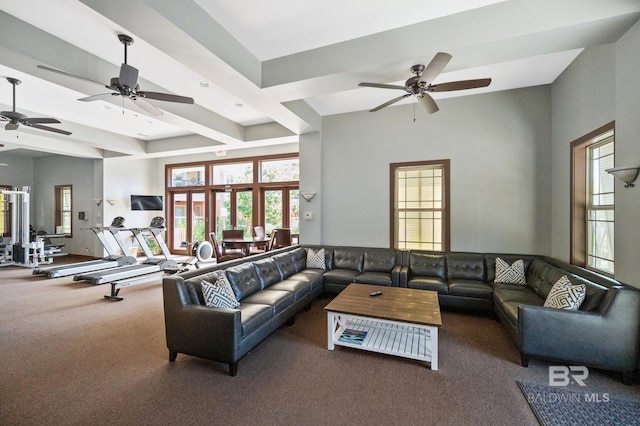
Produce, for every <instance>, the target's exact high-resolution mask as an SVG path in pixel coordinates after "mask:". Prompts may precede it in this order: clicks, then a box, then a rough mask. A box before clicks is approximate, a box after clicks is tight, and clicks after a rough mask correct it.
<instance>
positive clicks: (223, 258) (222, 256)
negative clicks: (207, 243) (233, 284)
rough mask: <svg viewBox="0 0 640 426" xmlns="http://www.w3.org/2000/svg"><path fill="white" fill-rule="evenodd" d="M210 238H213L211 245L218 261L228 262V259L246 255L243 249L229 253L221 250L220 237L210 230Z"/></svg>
mask: <svg viewBox="0 0 640 426" xmlns="http://www.w3.org/2000/svg"><path fill="white" fill-rule="evenodd" d="M209 239H210V240H211V245H212V246H213V251H214V252H215V254H216V263H220V262H226V261H227V260H233V259H239V258H241V257H244V253H242V251H240V252H233V253H229V254H222V253H221V252H220V244H218V238H217V237H216V233H215V232H210V233H209Z"/></svg>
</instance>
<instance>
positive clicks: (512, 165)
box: [301, 86, 551, 254]
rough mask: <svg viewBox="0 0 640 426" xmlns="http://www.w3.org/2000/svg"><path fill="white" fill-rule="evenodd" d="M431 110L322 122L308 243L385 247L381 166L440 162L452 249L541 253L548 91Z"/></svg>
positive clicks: (546, 223)
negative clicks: (315, 233)
mask: <svg viewBox="0 0 640 426" xmlns="http://www.w3.org/2000/svg"><path fill="white" fill-rule="evenodd" d="M438 104H439V106H440V111H439V112H438V113H436V114H433V115H428V114H426V113H425V112H424V111H423V110H422V109H421V107H420V106H419V105H418V106H416V110H415V116H416V118H415V122H414V121H413V117H414V107H413V105H408V106H398V107H391V108H386V109H384V110H381V111H380V112H377V113H369V112H358V113H351V114H342V115H336V116H329V117H324V119H323V126H322V184H321V187H322V194H321V195H322V198H321V201H322V230H323V232H322V235H321V238H320V239H319V240H318V241H313V242H317V243H323V244H336V245H338V244H339V245H362V246H376V247H389V245H390V230H389V223H390V218H389V216H390V213H389V203H390V202H389V164H390V163H394V162H407V161H417V160H439V159H450V160H451V249H452V250H457V251H480V252H483V251H484V252H491V251H497V252H516V253H544V254H547V253H549V251H550V248H551V236H550V223H551V222H550V217H551V216H550V210H549V207H548V204H549V193H550V190H551V180H550V175H551V166H550V160H551V156H550V138H551V129H550V109H551V99H550V89H549V87H547V86H544V87H535V88H528V89H521V90H514V91H505V92H496V93H489V94H484V95H475V96H468V97H464V98H450V99H446V100H441V101H439V102H438ZM301 152H302V151H301ZM305 177H306V174H305ZM309 184H310V183H309Z"/></svg>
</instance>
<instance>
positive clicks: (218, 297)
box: [201, 272, 240, 309]
mask: <svg viewBox="0 0 640 426" xmlns="http://www.w3.org/2000/svg"><path fill="white" fill-rule="evenodd" d="M201 285H202V295H203V296H204V303H205V304H206V305H207V306H211V307H215V308H231V309H235V308H237V307H238V306H240V303H239V302H238V301H237V300H236V295H235V294H234V293H233V290H232V289H231V284H230V283H229V280H227V276H226V275H225V273H224V272H222V273H220V274H218V279H217V280H216V282H215V284H211V283H210V282H209V281H205V280H202V282H201Z"/></svg>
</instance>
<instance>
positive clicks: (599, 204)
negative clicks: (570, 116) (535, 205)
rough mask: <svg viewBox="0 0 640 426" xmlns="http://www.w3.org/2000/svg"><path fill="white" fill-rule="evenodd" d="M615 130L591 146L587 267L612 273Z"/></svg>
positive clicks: (589, 151)
mask: <svg viewBox="0 0 640 426" xmlns="http://www.w3.org/2000/svg"><path fill="white" fill-rule="evenodd" d="M613 150H614V146H613V132H612V133H611V136H610V137H607V138H606V139H605V140H604V141H603V142H600V143H597V144H594V145H592V146H590V147H589V149H588V153H589V155H588V158H589V174H588V176H589V179H588V182H589V187H588V188H589V192H588V196H587V266H588V267H589V268H593V269H597V270H599V271H602V272H606V273H608V274H610V275H613V228H614V211H613V207H614V192H613V186H614V183H613V176H612V175H610V174H608V173H607V172H605V170H606V169H609V168H611V167H613Z"/></svg>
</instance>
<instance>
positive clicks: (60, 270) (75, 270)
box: [33, 216, 137, 278]
mask: <svg viewBox="0 0 640 426" xmlns="http://www.w3.org/2000/svg"><path fill="white" fill-rule="evenodd" d="M90 229H91V231H93V233H95V234H96V236H97V237H98V239H99V240H100V242H101V243H102V246H103V247H104V249H105V250H106V252H107V256H106V257H104V258H102V259H97V260H88V261H84V262H77V263H71V264H67V265H60V266H50V267H47V268H36V269H34V270H33V275H46V276H47V277H49V278H58V277H67V276H69V275H75V274H82V273H86V272H92V271H101V270H105V269H112V268H117V267H121V266H126V265H134V264H135V263H136V262H137V259H136V258H135V257H133V256H129V255H127V254H126V253H128V252H129V248H128V247H127V244H126V243H125V242H124V241H123V240H122V237H121V236H120V231H123V230H124V218H123V217H121V216H118V217H116V218H115V219H113V221H112V222H111V225H110V226H100V227H98V226H96V227H93V228H90ZM107 233H108V234H111V236H112V237H113V240H115V242H116V244H117V245H118V247H119V248H120V250H121V251H122V253H123V254H119V253H118V251H117V250H115V249H114V248H113V246H112V244H111V243H110V242H109V239H108V238H107V235H108V234H107Z"/></svg>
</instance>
